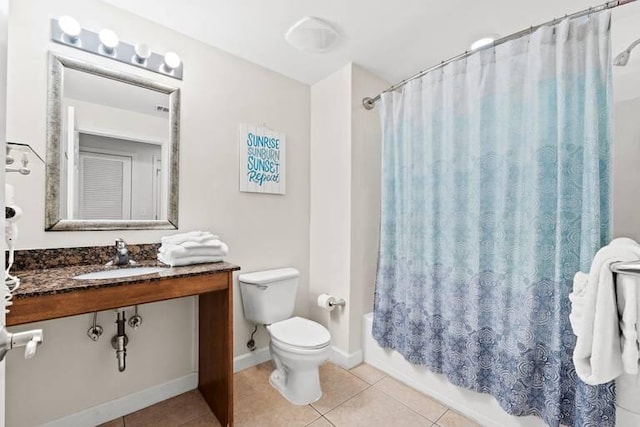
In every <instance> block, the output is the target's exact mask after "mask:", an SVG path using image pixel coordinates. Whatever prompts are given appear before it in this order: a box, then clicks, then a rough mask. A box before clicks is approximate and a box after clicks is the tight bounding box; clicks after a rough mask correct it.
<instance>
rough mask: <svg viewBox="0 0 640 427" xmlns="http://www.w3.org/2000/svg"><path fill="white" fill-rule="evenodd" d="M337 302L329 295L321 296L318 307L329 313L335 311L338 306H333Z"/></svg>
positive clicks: (319, 296)
mask: <svg viewBox="0 0 640 427" xmlns="http://www.w3.org/2000/svg"><path fill="white" fill-rule="evenodd" d="M334 302H336V298H335V297H332V296H331V295H329V294H320V295H318V307H320V308H322V309H325V310H327V311H333V310H334V309H335V308H336V306H335V305H331V304H333V303H334Z"/></svg>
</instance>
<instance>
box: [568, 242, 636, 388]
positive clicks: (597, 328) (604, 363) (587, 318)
mask: <svg viewBox="0 0 640 427" xmlns="http://www.w3.org/2000/svg"><path fill="white" fill-rule="evenodd" d="M638 259H640V246H639V245H638V244H637V243H636V242H634V241H633V240H631V239H615V240H614V241H612V242H611V243H610V244H609V245H608V246H605V247H603V248H602V249H600V250H599V251H598V253H597V254H596V256H595V257H594V259H593V263H592V264H591V270H590V272H589V282H588V284H587V285H586V287H582V285H583V284H582V282H581V280H580V278H578V281H577V283H576V281H575V278H574V286H577V287H576V289H574V292H573V293H572V294H571V295H570V299H571V301H572V315H570V317H569V318H570V320H571V323H572V328H573V330H574V333H575V334H576V336H577V337H578V338H577V340H576V347H575V349H574V352H573V363H574V365H575V367H576V372H577V374H578V376H579V377H580V379H582V380H583V381H584V382H585V383H587V384H591V385H595V384H603V383H606V382H609V381H611V380H612V379H614V378H616V377H617V376H618V375H620V374H621V373H622V372H623V370H624V368H625V367H626V366H623V362H622V347H621V345H622V340H621V336H620V335H621V329H620V323H619V318H618V302H617V300H616V290H617V289H616V286H615V285H614V281H613V273H612V272H611V269H610V266H611V264H612V263H614V262H617V261H633V260H638ZM621 276H622V275H619V278H620V277H621ZM621 283H622V281H621ZM625 289H626V286H625ZM620 290H622V288H620ZM625 304H626V303H625ZM574 310H575V313H573V311H574ZM630 316H632V314H631V312H629V313H628V315H627V319H626V322H631V321H632V319H630V318H629V317H630ZM623 317H624V314H623ZM635 317H637V315H636V316H635ZM633 323H634V329H635V319H633ZM622 333H625V332H624V331H622ZM636 363H637V360H636ZM625 365H626V364H625Z"/></svg>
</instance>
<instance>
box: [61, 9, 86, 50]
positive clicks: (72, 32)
mask: <svg viewBox="0 0 640 427" xmlns="http://www.w3.org/2000/svg"><path fill="white" fill-rule="evenodd" d="M58 26H59V27H60V30H61V31H62V33H63V37H65V38H67V40H68V41H69V42H70V43H74V44H75V43H77V42H78V36H79V35H80V33H81V32H82V27H81V26H80V23H78V21H76V20H75V19H74V18H72V17H71V16H68V15H65V16H61V17H60V19H58Z"/></svg>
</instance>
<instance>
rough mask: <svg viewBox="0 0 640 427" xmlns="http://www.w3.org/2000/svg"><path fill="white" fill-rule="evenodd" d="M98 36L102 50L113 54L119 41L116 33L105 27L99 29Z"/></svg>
mask: <svg viewBox="0 0 640 427" xmlns="http://www.w3.org/2000/svg"><path fill="white" fill-rule="evenodd" d="M98 38H100V43H101V44H102V51H103V52H104V53H106V54H107V55H109V56H111V55H113V54H114V53H115V48H116V46H118V43H120V39H118V35H117V34H116V33H114V32H113V31H111V30H109V29H106V28H105V29H104V30H101V31H100V33H99V34H98Z"/></svg>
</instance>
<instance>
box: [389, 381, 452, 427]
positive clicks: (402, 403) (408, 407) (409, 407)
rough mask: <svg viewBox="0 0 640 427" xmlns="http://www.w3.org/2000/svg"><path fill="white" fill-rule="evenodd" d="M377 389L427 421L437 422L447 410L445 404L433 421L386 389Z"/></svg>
mask: <svg viewBox="0 0 640 427" xmlns="http://www.w3.org/2000/svg"><path fill="white" fill-rule="evenodd" d="M378 390H380V391H381V392H382V393H384V394H386V395H387V396H389V397H390V398H392V399H393V400H395V401H396V402H398V403H399V404H401V405H403V406H406V407H407V409H409V410H410V411H411V412H413V413H415V414H417V415H419V416H421V417H422V418H424V419H425V420H427V421H429V422H430V423H433V424H435V423H437V422H438V420H439V419H440V418H442V417H443V416H444V414H446V413H447V412H448V411H449V407H448V406H447V407H446V409H445V410H444V412H443V413H442V415H440V416H439V417H438V420H436V421H433V420H432V419H431V418H427V417H425V416H424V415H422V414H421V413H420V412H418V411H416V410H415V409H413V408H412V407H411V406H409V405H407V404H406V403H404V402H401V401H400V400H398V399H396V398H395V397H394V396H392V395H391V394H389V393H387V392H386V391H384V390H382V389H378ZM421 394H422V393H421ZM424 396H426V395H424ZM427 397H428V396H427ZM443 406H444V405H443Z"/></svg>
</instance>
